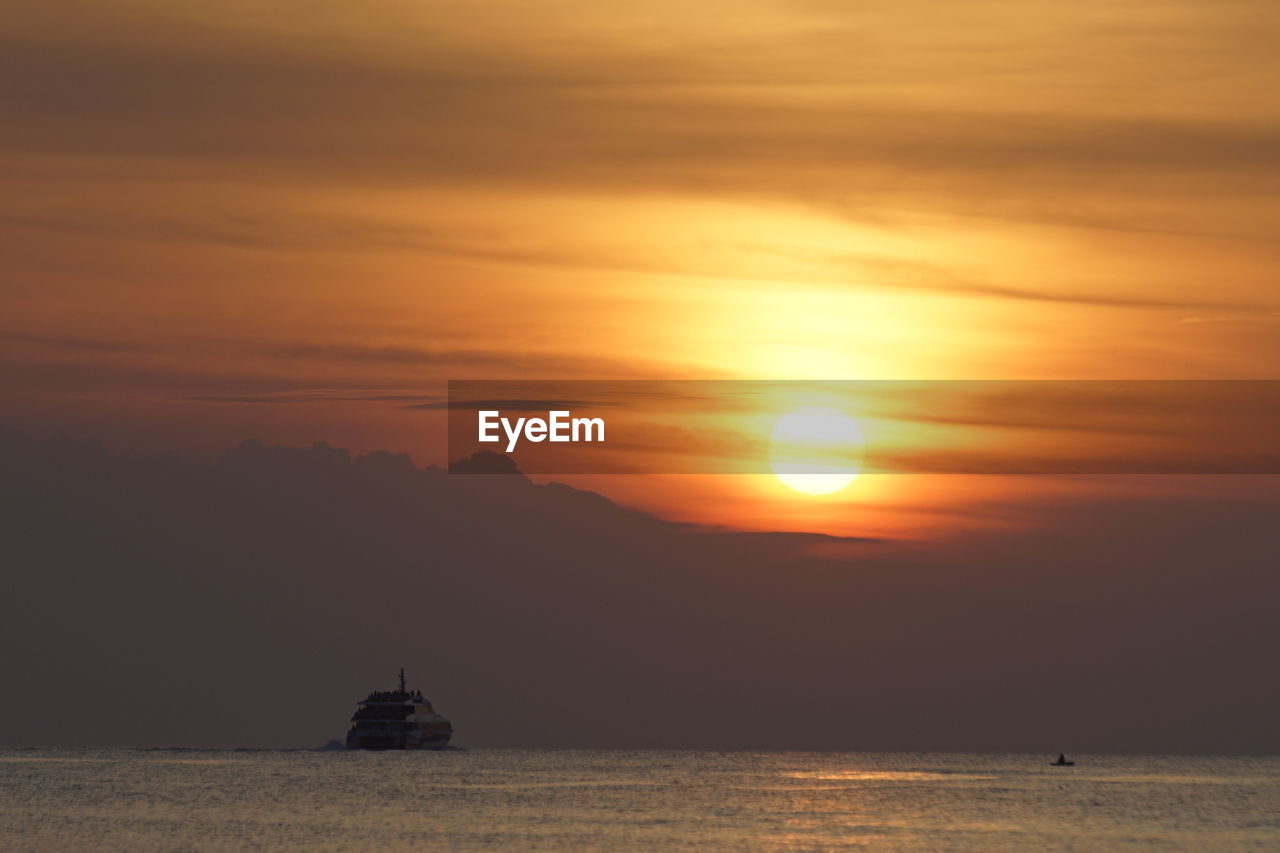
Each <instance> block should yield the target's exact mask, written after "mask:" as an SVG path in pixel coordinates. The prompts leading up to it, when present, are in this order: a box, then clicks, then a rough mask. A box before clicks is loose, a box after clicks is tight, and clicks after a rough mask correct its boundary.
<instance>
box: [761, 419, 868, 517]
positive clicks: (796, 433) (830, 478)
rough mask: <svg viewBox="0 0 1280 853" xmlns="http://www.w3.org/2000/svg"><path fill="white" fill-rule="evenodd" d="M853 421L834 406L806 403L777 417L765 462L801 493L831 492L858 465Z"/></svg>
mask: <svg viewBox="0 0 1280 853" xmlns="http://www.w3.org/2000/svg"><path fill="white" fill-rule="evenodd" d="M862 458H863V438H862V431H861V430H859V429H858V424H857V422H855V421H854V419H853V418H851V417H849V416H848V415H846V414H844V413H843V412H840V411H838V410H836V409H831V408H827V407H825V406H806V407H804V408H800V409H795V410H793V411H791V412H788V413H787V414H785V415H783V416H782V417H780V418H779V419H778V422H777V423H776V424H774V427H773V432H772V434H771V435H770V437H769V466H770V467H771V468H772V469H773V474H774V476H775V477H777V478H778V480H779V481H780V482H782V483H783V484H784V485H785V486H787V487H788V488H790V489H793V490H794V491H797V492H800V493H801V494H805V495H830V494H835V493H836V492H838V491H840V490H841V489H843V488H845V487H846V486H848V485H849V484H850V483H852V482H853V479H854V477H857V476H858V471H859V470H861V468H862Z"/></svg>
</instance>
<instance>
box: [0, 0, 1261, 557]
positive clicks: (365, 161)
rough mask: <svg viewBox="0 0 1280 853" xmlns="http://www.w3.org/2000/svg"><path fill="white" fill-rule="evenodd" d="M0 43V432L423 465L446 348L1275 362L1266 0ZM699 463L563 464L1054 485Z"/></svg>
mask: <svg viewBox="0 0 1280 853" xmlns="http://www.w3.org/2000/svg"><path fill="white" fill-rule="evenodd" d="M0 32H3V38H4V47H5V49H4V50H3V51H2V52H0V55H2V56H3V57H4V58H3V59H2V60H0V62H3V63H4V65H5V76H6V79H7V80H9V81H10V85H7V86H6V87H5V92H4V93H3V94H0V110H2V111H3V116H2V120H3V125H4V127H5V129H6V132H5V134H3V136H0V182H2V183H3V186H4V192H2V193H0V221H2V222H3V226H2V228H0V245H2V246H3V251H4V257H5V275H4V277H3V281H0V365H3V379H0V382H2V385H0V421H3V422H6V423H9V424H12V425H16V426H19V427H24V428H28V429H32V430H35V431H48V430H52V429H60V430H65V431H68V432H72V433H74V434H77V435H91V436H99V437H102V438H104V439H105V440H107V441H108V442H109V443H110V444H112V445H113V446H116V447H121V448H126V449H133V450H141V449H146V450H162V449H177V450H184V451H190V450H196V451H211V450H214V449H218V448H222V447H225V446H227V445H229V444H232V443H235V442H238V441H239V440H241V439H242V438H245V437H250V436H252V437H258V438H261V439H263V440H266V441H278V442H286V443H299V442H308V443H309V442H311V441H314V440H318V439H324V440H328V441H330V442H331V443H334V444H339V445H343V446H349V447H352V448H354V449H360V450H367V449H374V448H384V447H385V448H392V449H397V450H408V451H410V452H412V453H413V455H414V457H415V459H416V460H418V461H419V462H421V463H428V462H443V461H444V450H443V445H442V437H443V427H444V423H443V416H442V413H441V412H440V411H438V410H433V409H424V408H414V407H415V406H419V405H420V404H421V403H422V402H424V401H429V400H433V399H438V397H439V395H440V394H441V393H442V391H443V387H444V386H443V383H444V382H445V380H447V379H450V378H596V379H630V378H647V377H660V378H744V379H997V378H1028V379H1039V378H1046V379H1063V378H1070V379H1077V378H1178V379H1184V378H1275V372H1274V367H1273V365H1274V364H1276V362H1277V356H1280V292H1278V288H1277V286H1276V283H1275V282H1276V281H1277V273H1280V248H1278V247H1277V245H1276V242H1275V239H1274V234H1275V233H1276V231H1277V226H1280V208H1277V206H1276V205H1275V204H1274V201H1273V197H1274V195H1275V192H1276V190H1277V188H1278V187H1277V182H1278V181H1280V177H1278V176H1280V168H1277V167H1278V166H1280V106H1277V101H1276V99H1275V97H1274V94H1273V93H1274V91H1275V89H1276V87H1277V86H1280V58H1277V54H1276V52H1275V50H1274V45H1275V44H1276V43H1277V41H1278V39H1280V14H1277V12H1276V10H1275V8H1274V4H1270V3H1265V2H1222V3H1212V4H1209V3H1202V2H1159V3H1155V2H1149V3H1148V2H1139V3H1128V4H1114V3H1073V4H1062V3H1047V2H1043V3H1038V2H973V3H970V2H962V3H947V4H941V3H924V2H901V3H895V4H883V3H853V2H832V0H809V1H808V2H754V1H753V0H734V2H701V3H696V4H691V3H675V2H665V0H654V2H650V3H646V4H643V5H642V6H638V7H636V8H627V9H623V8H621V7H618V6H615V5H613V4H599V3H585V2H570V0H559V2H528V0H509V2H493V0H484V1H483V2H452V3H447V2H421V0H414V2H409V1H408V0H403V2H400V0H372V2H369V3H364V4H359V5H351V4H328V3H314V2H308V3H293V2H283V3H272V4H256V3H248V2H239V0H237V2H219V3H214V4H211V3H192V2H185V0H180V2H167V3H157V2H146V0H143V2H124V3H117V4H110V5H109V6H104V5H103V4H100V3H89V2H84V3H74V2H61V3H59V4H56V5H50V4H44V3H36V2H28V1H27V0H19V2H18V3H17V5H16V6H12V5H11V7H10V8H9V10H8V11H7V12H6V16H5V21H4V22H3V24H0ZM14 82H16V86H15V85H12V84H13V83H14ZM694 480H695V481H696V482H688V481H682V482H680V483H678V484H672V483H671V482H670V481H668V480H667V479H666V478H662V479H652V480H643V481H637V480H635V479H632V480H627V481H621V480H616V479H615V480H612V481H605V480H603V479H602V478H594V479H592V480H591V481H590V483H589V484H590V485H592V486H593V487H597V488H600V489H601V490H602V491H604V492H605V493H607V494H613V495H615V496H618V497H620V498H622V499H624V500H627V501H631V502H635V503H638V504H640V505H644V506H648V507H652V508H656V509H658V510H660V511H663V512H664V513H666V514H670V515H673V516H676V517H683V518H691V519H696V520H700V521H706V522H711V523H723V524H734V523H738V524H747V525H752V526H757V525H758V526H770V525H772V526H785V527H796V526H798V527H808V528H813V527H815V526H816V527H821V528H822V529H828V530H833V531H838V532H849V533H855V532H892V533H899V534H901V533H904V532H907V531H911V530H917V529H920V528H921V526H924V527H926V528H929V527H932V526H934V525H937V524H942V522H939V521H936V520H934V519H937V518H940V517H946V518H950V519H951V520H952V521H953V522H954V520H955V519H956V518H963V519H967V518H970V517H972V516H973V515H974V514H975V513H976V512H977V509H976V508H977V507H979V506H989V507H999V506H1003V505H1006V504H1007V503H1008V502H1009V501H1010V500H1013V498H1012V497H1011V495H1014V494H1027V495H1034V494H1038V493H1040V492H1042V491H1044V490H1046V489H1048V490H1058V491H1061V490H1062V489H1068V490H1071V489H1076V488H1079V486H1077V485H1062V484H1056V485H1055V484H1053V483H1049V482H1037V483H1035V484H1031V483H1028V482H1026V481H1015V482H1012V483H1009V482H1003V481H1000V482H997V481H994V480H990V479H988V480H982V481H963V482H961V481H958V480H956V479H954V478H953V479H951V480H947V479H946V478H942V479H941V480H936V479H931V480H929V481H928V482H921V481H918V480H913V481H910V482H907V481H905V480H904V481H901V482H899V483H898V484H897V485H896V486H892V485H885V484H883V483H881V484H878V485H873V484H872V482H871V480H870V479H868V478H864V480H860V481H858V482H856V483H855V484H854V485H853V486H851V487H850V489H849V490H847V491H846V492H844V493H841V495H839V496H837V497H835V498H823V499H812V498H802V497H799V496H795V495H791V494H787V493H785V492H784V490H780V489H779V488H777V487H776V486H775V485H770V484H768V483H765V484H759V483H755V482H754V481H748V480H736V479H729V480H712V479H710V478H694ZM584 482H586V481H584ZM987 517H989V518H1002V517H1003V516H1001V515H1000V513H999V512H997V511H996V510H994V509H993V510H992V512H991V513H988V515H987ZM921 519H926V520H924V521H922V520H921Z"/></svg>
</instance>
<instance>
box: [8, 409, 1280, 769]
mask: <svg viewBox="0 0 1280 853" xmlns="http://www.w3.org/2000/svg"><path fill="white" fill-rule="evenodd" d="M0 468H3V470H4V471H5V472H6V489H5V494H6V495H7V498H6V501H5V505H4V507H3V512H0V536H2V538H3V540H4V542H5V548H6V566H7V572H6V594H5V596H3V597H0V616H2V617H3V618H0V640H3V641H4V642H6V643H9V644H11V645H14V646H15V647H16V646H17V645H20V643H21V641H22V638H23V637H29V636H31V635H32V633H33V632H39V633H40V635H41V636H42V637H44V638H45V639H44V640H43V641H42V644H41V652H40V655H38V656H32V655H17V656H8V657H7V658H6V659H5V660H4V662H3V663H2V664H0V675H3V677H4V679H5V683H6V684H7V685H9V687H10V688H11V690H12V691H14V692H15V694H16V695H41V694H43V693H47V692H49V691H50V690H56V688H57V685H59V684H61V685H65V684H69V683H70V684H75V685H77V689H79V690H81V691H83V692H84V693H85V694H86V695H96V696H107V697H110V699H111V701H109V702H104V703H100V706H99V707H98V708H97V710H96V712H95V713H94V714H93V715H91V716H89V717H85V716H84V714H83V713H81V712H80V709H78V708H75V707H71V706H67V707H61V706H58V705H57V704H56V703H55V705H51V706H49V707H46V708H44V709H42V712H41V713H40V714H37V715H32V714H30V713H28V709H26V708H24V707H23V706H21V705H20V704H12V703H10V704H8V705H5V706H3V707H0V725H3V727H4V730H5V731H6V732H7V737H8V739H9V740H10V741H11V742H13V743H30V744H36V743H46V744H70V743H77V744H119V743H128V744H136V745H190V746H311V745H314V744H316V743H322V742H324V741H326V740H328V739H329V738H331V737H335V736H340V735H341V733H342V731H343V730H344V729H345V727H346V725H347V722H346V718H347V716H348V715H349V713H350V708H351V702H352V700H353V699H354V698H356V697H359V696H362V695H364V693H365V692H367V690H368V689H369V688H370V687H371V686H374V685H375V684H376V682H377V680H378V679H379V678H381V677H383V676H381V675H379V673H384V672H389V671H394V668H395V667H396V666H398V665H405V666H406V667H407V668H408V669H409V670H410V672H419V673H421V675H419V676H418V677H417V678H418V680H420V682H421V683H422V686H423V687H424V689H426V690H427V691H428V694H429V695H430V696H431V698H432V699H433V701H434V702H435V703H436V705H437V707H440V708H441V709H442V710H444V711H445V712H446V713H448V714H449V716H450V717H452V718H453V720H454V722H455V725H456V727H457V730H458V741H459V742H460V743H461V744H463V745H469V746H524V747H537V746H541V747H549V746H582V747H588V746H614V747H692V748H700V747H701V748H734V747H751V748H757V749H759V748H830V749H893V750H932V749H948V750H995V751H1034V750H1036V749H1045V746H1044V738H1045V737H1046V734H1045V733H1046V732H1052V733H1055V734H1054V735H1053V736H1054V737H1055V738H1061V737H1063V736H1066V735H1064V734H1063V733H1064V732H1065V733H1069V737H1070V738H1071V741H1072V743H1073V744H1075V747H1073V748H1076V749H1079V750H1081V751H1099V752H1101V751H1126V750H1127V751H1152V752H1182V751H1200V752H1212V753H1223V752H1249V753H1258V752H1268V751H1274V750H1276V749H1277V748H1280V741H1278V740H1277V735H1276V729H1275V726H1274V713H1272V708H1273V707H1274V704H1275V702H1276V701H1277V700H1280V694H1277V690H1276V686H1275V683H1274V679H1266V678H1260V677H1259V673H1263V672H1266V671H1268V667H1269V665H1270V657H1269V656H1270V654H1271V650H1272V649H1273V648H1274V647H1275V645H1276V642H1277V641H1280V637H1278V636H1277V630H1278V629H1277V626H1276V621H1275V620H1274V619H1273V618H1271V612H1270V609H1271V606H1272V605H1271V602H1273V601H1274V600H1275V598H1276V595H1277V594H1278V593H1280V588H1277V583H1278V581H1277V576H1276V573H1275V572H1274V571H1271V568H1272V563H1274V553H1275V548H1276V544H1277V543H1276V534H1275V526H1274V518H1275V512H1276V502H1277V500H1280V494H1278V493H1277V492H1276V479H1275V478H1247V479H1249V480H1250V482H1253V483H1254V484H1255V485H1256V486H1257V488H1255V489H1253V490H1252V494H1248V493H1247V490H1245V489H1243V488H1241V487H1240V485H1239V478H1237V480H1236V484H1235V485H1231V486H1229V487H1224V486H1223V485H1222V484H1221V483H1214V484H1210V483H1209V482H1208V481H1204V480H1200V481H1197V483H1198V484H1200V485H1194V484H1187V483H1184V484H1183V487H1182V488H1181V489H1180V490H1179V491H1178V492H1174V491H1170V492H1168V493H1166V494H1159V493H1157V494H1152V495H1149V496H1147V497H1144V498H1127V499H1122V498H1119V497H1117V498H1112V499H1096V500H1094V501H1092V502H1080V501H1069V500H1061V499H1060V500H1056V501H1052V502H1044V503H1040V504H1037V505H1035V506H1027V505H1023V506H1021V507H1020V508H1019V510H1020V512H1022V513H1023V514H1024V515H1030V516H1032V517H1034V518H1035V519H1037V521H1038V524H1037V525H1036V526H1034V527H1032V528H1027V529H1023V530H1020V531H1012V532H1009V531H1006V532H1002V533H997V534H992V533H989V532H988V533H977V532H973V533H969V534H966V535H964V536H963V537H961V538H959V539H952V540H949V541H946V542H940V543H932V544H931V543H910V542H892V541H886V542H865V541H860V540H858V539H835V538H832V537H823V536H809V535H804V534H784V535H777V534H768V533H763V534H738V533H732V532H723V531H700V530H698V529H694V528H690V527H689V526H687V525H675V524H670V523H668V522H665V521H663V520H661V519H658V518H655V517H653V516H649V515H645V514H643V513H638V512H635V511H631V510H627V509H625V508H622V507H619V506H616V505H614V504H612V503H610V502H609V501H607V500H605V499H603V498H602V497H600V496H599V495H596V494H593V493H590V492H583V491H579V490H575V489H570V488H568V487H565V486H561V485H554V484H552V485H547V486H539V485H535V484H534V483H532V482H530V481H528V480H527V479H525V478H524V477H519V476H514V477H461V476H450V475H448V474H446V473H445V472H443V471H440V470H439V469H419V468H415V467H414V466H413V465H411V464H410V463H409V462H408V460H407V458H405V457H403V456H398V455H395V454H389V453H385V452H383V453H375V454H369V455H364V456H361V455H354V454H350V453H347V452H345V451H342V450H339V449H336V448H333V447H330V446H328V445H324V444H318V445H315V446H313V447H311V448H282V447H270V446H265V445H263V444H261V443H257V442H248V443H245V444H244V445H242V446H241V447H240V448H239V449H237V450H235V451H232V452H230V453H227V454H224V455H222V456H220V457H217V458H214V459H207V460H205V461H196V460H185V459H181V458H177V457H157V458H128V457H120V456H115V455H113V454H110V453H108V452H106V451H104V450H103V449H102V448H101V447H98V446H96V445H88V444H83V443H79V442H75V441H69V440H57V441H38V442H37V441H32V440H30V439H28V438H26V437H24V436H22V435H21V434H17V433H14V432H12V431H7V430H4V431H0ZM815 552H816V553H815ZM157 637H162V638H164V642H157V641H156V638H157ZM389 649H394V650H395V655H396V658H395V659H394V660H391V661H389V662H387V663H386V664H385V666H383V665H379V664H378V661H379V660H380V659H381V658H382V657H383V656H385V655H387V654H388V650H389ZM761 672H768V673H769V676H768V683H769V689H768V690H763V691H762V690H761ZM1068 687H1069V689H1068ZM157 690H159V691H161V692H163V694H164V695H165V696H168V697H169V698H170V699H171V700H172V702H173V703H175V704H176V706H180V707H182V708H183V709H184V712H183V713H182V714H178V715H174V714H171V713H169V712H168V711H167V710H166V708H158V707H156V705H155V701H154V696H155V695H156V691H157ZM263 691H270V692H272V694H273V695H276V694H278V693H281V692H283V693H296V694H298V695H302V694H305V695H307V696H308V697H310V698H309V701H308V702H307V703H306V706H305V707H303V708H301V709H300V710H299V712H298V713H295V714H292V715H290V716H288V717H287V718H286V717H272V716H269V717H263V716H262V715H261V714H260V713H257V709H256V706H254V705H253V703H248V704H247V705H246V703H245V697H246V696H254V695H259V694H261V693H262V692H263ZM533 693H536V695H539V696H542V697H552V700H549V701H545V702H538V703H533V704H532V705H530V704H529V703H523V702H522V701H521V697H527V696H528V695H531V694H533ZM658 695H660V696H661V697H662V701H661V702H660V703H655V702H654V696H658ZM516 705H519V706H520V707H521V708H522V712H521V713H520V714H518V715H512V714H510V713H508V709H510V708H511V707H513V706H516ZM921 709H925V710H924V711H923V712H922V711H921ZM779 719H787V720H793V721H794V720H799V719H803V722H804V725H802V726H800V725H784V726H779V725H777V724H776V723H777V720H779Z"/></svg>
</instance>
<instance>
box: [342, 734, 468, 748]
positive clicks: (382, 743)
mask: <svg viewBox="0 0 1280 853" xmlns="http://www.w3.org/2000/svg"><path fill="white" fill-rule="evenodd" d="M450 737H451V735H447V734H446V735H440V734H429V733H423V732H396V733H391V734H388V733H384V732H376V733H375V732H368V733H366V732H359V731H356V730H354V729H352V730H351V731H349V732H347V749H364V750H370V751H383V750H389V749H444V748H446V747H447V746H449V739H450Z"/></svg>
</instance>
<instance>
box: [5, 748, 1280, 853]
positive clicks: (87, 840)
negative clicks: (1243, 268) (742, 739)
mask: <svg viewBox="0 0 1280 853" xmlns="http://www.w3.org/2000/svg"><path fill="white" fill-rule="evenodd" d="M1071 757H1072V758H1074V759H1075V760H1076V762H1077V763H1076V766H1074V767H1051V766H1049V761H1050V760H1051V759H1052V756H1045V755H963V754H880V753H818V752H658V751H646V752H611V751H572V750H545V751H519V750H487V749H471V750H457V751H445V752H382V753H368V752H343V751H333V752H324V751H262V750H176V749H175V750H168V749H148V750H140V749H0V849H4V850H6V851H20V850H33V851H45V850H56V851H64V850H68V851H80V850H126V851H157V850H166V851H168V850H184V851H185V850H218V851H220V850H277V849H278V850H287V849H314V850H335V851H338V850H353V851H354V850H360V851H368V850H399V849H422V850H462V851H468V850H474V851H523V850H548V851H570V850H572V851H580V850H610V851H613V850H622V851H625V850H646V851H680V850H735V851H737V850H760V851H804V850H929V851H935V850H936V851H970V850H972V851H984V852H985V851H1006V850H1007V851H1029V850H1081V851H1099V850H1101V851H1107V850H1197V851H1199V850H1207V851H1224V850H1225V851H1230V850H1280V758H1242V757H1187V756H1154V755H1152V756H1116V755H1111V756H1104V755H1079V756H1071Z"/></svg>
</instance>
